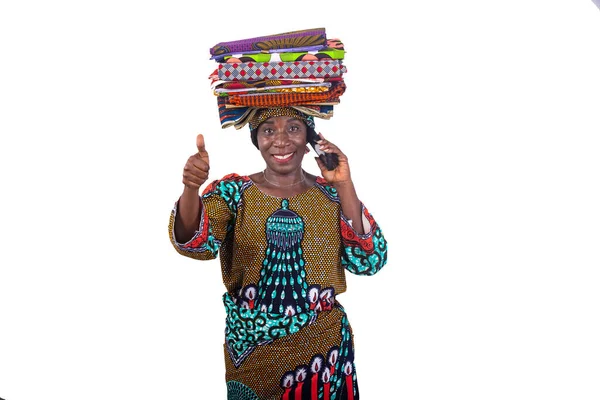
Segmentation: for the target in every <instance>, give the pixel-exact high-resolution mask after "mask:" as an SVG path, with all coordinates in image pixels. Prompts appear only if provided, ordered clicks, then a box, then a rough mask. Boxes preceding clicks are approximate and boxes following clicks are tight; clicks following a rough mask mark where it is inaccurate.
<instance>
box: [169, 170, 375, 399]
mask: <svg viewBox="0 0 600 400" xmlns="http://www.w3.org/2000/svg"><path fill="white" fill-rule="evenodd" d="M201 206H202V210H201V220H200V226H199V227H198V231H197V232H196V234H195V236H194V237H193V238H192V239H190V240H189V241H188V242H186V243H179V242H177V240H176V238H175V234H174V224H175V218H176V213H177V204H176V205H175V208H174V209H173V211H172V213H171V219H170V224H169V235H170V239H171V242H172V244H173V245H174V247H175V249H176V250H177V251H178V252H179V253H181V254H182V255H185V256H188V257H192V258H195V259H199V260H207V259H213V258H215V257H217V256H220V261H221V272H222V277H223V283H224V285H225V288H226V293H225V295H224V296H223V300H224V305H225V309H226V313H227V320H226V334H225V345H224V355H225V366H226V384H227V389H228V399H230V400H239V399H265V400H267V399H268V400H271V399H287V400H292V399H294V400H296V399H311V400H317V399H332V398H335V399H338V400H357V399H358V384H357V380H356V371H355V364H354V349H353V339H352V330H351V328H350V325H349V323H348V320H347V317H346V314H345V312H344V309H343V308H342V306H341V305H340V304H339V303H338V302H337V300H336V298H335V296H336V295H338V294H340V293H343V292H344V291H346V278H345V271H350V272H352V273H355V274H360V275H372V274H374V273H376V272H378V271H379V270H380V269H381V267H383V265H384V264H385V263H386V260H387V244H386V241H385V238H384V237H383V234H382V232H381V229H380V228H379V226H378V224H377V223H376V222H375V220H374V219H373V217H372V216H371V215H370V214H369V212H368V210H367V209H366V208H364V206H363V214H364V221H365V222H366V224H365V229H366V230H368V232H367V233H366V234H364V235H359V234H358V233H356V231H354V229H353V228H352V226H351V224H350V222H349V221H348V220H347V219H346V218H345V217H344V216H343V214H342V212H341V205H340V203H339V199H338V197H337V193H336V191H335V189H334V188H333V187H331V186H328V185H327V183H326V182H325V181H324V180H323V179H322V178H318V179H317V182H316V183H315V184H314V185H313V186H312V187H310V189H308V190H307V191H305V192H303V193H300V194H298V195H295V196H291V197H289V198H285V199H282V198H278V197H274V196H270V195H267V194H265V193H263V192H261V191H260V190H259V188H258V187H257V186H255V185H254V183H253V182H252V180H250V178H249V177H247V176H239V175H236V174H231V175H228V176H226V177H224V178H223V179H220V180H217V181H214V182H212V183H211V184H210V185H209V186H208V187H207V188H206V190H205V191H204V193H203V194H202V196H201ZM207 362H208V361H207Z"/></svg>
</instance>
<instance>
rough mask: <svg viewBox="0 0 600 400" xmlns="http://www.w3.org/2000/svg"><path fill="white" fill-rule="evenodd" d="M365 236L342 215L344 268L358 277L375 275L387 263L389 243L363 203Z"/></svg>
mask: <svg viewBox="0 0 600 400" xmlns="http://www.w3.org/2000/svg"><path fill="white" fill-rule="evenodd" d="M361 208H362V220H363V221H362V222H363V226H364V229H365V231H366V233H365V234H359V233H357V232H356V230H355V229H354V228H353V227H352V222H351V221H350V220H348V219H347V218H346V217H345V216H344V214H341V218H340V229H341V234H342V266H343V267H344V268H346V269H347V270H348V271H350V272H352V273H353V274H356V275H373V274H376V273H377V272H379V270H380V269H381V268H382V267H383V266H384V265H385V264H386V262H387V241H386V240H385V237H384V236H383V233H382V232H381V229H380V228H379V225H377V222H375V219H374V218H373V216H371V214H369V211H368V210H367V208H366V207H365V206H364V204H362V203H361Z"/></svg>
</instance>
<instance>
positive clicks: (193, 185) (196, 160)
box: [183, 134, 210, 191]
mask: <svg viewBox="0 0 600 400" xmlns="http://www.w3.org/2000/svg"><path fill="white" fill-rule="evenodd" d="M196 147H197V148H198V152H197V153H196V154H194V155H193V156H191V157H190V158H188V160H187V162H186V163H185V167H184V168H183V184H184V185H185V186H186V188H189V189H194V190H196V191H197V190H199V189H200V186H202V185H203V184H204V182H206V180H207V179H208V171H209V170H210V162H209V159H208V152H207V151H206V147H205V145H204V136H202V134H199V135H198V136H197V137H196Z"/></svg>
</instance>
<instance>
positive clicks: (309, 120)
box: [248, 107, 315, 131]
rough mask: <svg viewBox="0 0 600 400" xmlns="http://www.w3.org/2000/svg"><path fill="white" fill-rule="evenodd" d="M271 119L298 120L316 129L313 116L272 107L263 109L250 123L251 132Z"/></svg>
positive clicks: (284, 108) (293, 110)
mask: <svg viewBox="0 0 600 400" xmlns="http://www.w3.org/2000/svg"><path fill="white" fill-rule="evenodd" d="M271 117H292V118H297V119H299V120H301V121H304V123H305V124H306V126H307V127H309V128H312V129H315V119H314V118H313V117H312V116H310V115H306V114H304V113H301V112H300V111H297V110H295V109H293V108H290V107H272V108H262V109H260V110H259V111H258V112H256V113H255V114H254V117H253V118H251V119H250V120H249V121H248V124H249V125H250V130H251V131H253V130H255V129H256V128H258V126H259V125H260V124H262V123H263V122H265V121H266V120H268V119H269V118H271Z"/></svg>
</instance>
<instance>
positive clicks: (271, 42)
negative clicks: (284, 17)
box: [210, 28, 327, 56]
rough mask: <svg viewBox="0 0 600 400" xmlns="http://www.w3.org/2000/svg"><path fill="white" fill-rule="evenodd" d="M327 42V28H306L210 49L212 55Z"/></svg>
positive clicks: (311, 46) (315, 45) (320, 46)
mask: <svg viewBox="0 0 600 400" xmlns="http://www.w3.org/2000/svg"><path fill="white" fill-rule="evenodd" d="M326 44H327V34H326V33H325V28H314V29H305V30H300V31H293V32H285V33H279V34H275V35H268V36H259V37H255V38H250V39H242V40H234V41H230V42H221V43H217V44H216V45H214V46H213V47H212V48H211V49H210V54H211V55H212V56H219V55H223V54H229V53H244V52H248V51H266V50H273V49H293V48H322V47H324V46H325V45H326Z"/></svg>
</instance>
